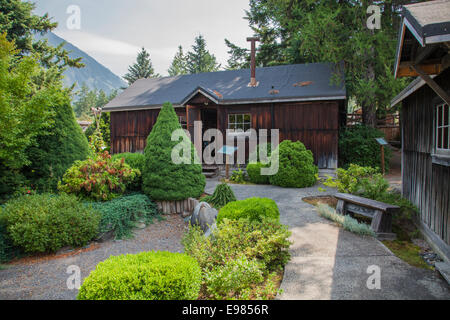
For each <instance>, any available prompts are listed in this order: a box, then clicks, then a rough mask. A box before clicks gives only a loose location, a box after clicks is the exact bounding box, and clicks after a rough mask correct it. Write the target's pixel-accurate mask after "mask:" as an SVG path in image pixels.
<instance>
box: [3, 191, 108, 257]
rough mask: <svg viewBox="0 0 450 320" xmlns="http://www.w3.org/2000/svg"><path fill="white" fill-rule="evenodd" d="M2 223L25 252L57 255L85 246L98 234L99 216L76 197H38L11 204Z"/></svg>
mask: <svg viewBox="0 0 450 320" xmlns="http://www.w3.org/2000/svg"><path fill="white" fill-rule="evenodd" d="M0 220H1V221H2V222H3V223H4V224H5V226H6V229H7V232H8V234H9V236H10V238H11V239H12V241H13V244H14V245H15V246H17V247H20V248H21V249H23V250H24V251H25V252H54V251H57V250H58V249H60V248H62V247H65V246H72V247H80V246H84V245H86V244H87V243H88V242H89V241H90V240H91V239H93V238H94V237H95V236H96V235H97V232H98V226H99V222H100V214H99V213H98V212H96V211H95V210H93V209H92V208H89V207H86V206H85V205H83V204H82V203H81V202H79V201H78V200H77V198H76V197H75V196H70V195H67V194H61V195H50V194H39V195H26V196H22V197H19V198H17V199H13V200H10V201H8V202H7V203H6V204H5V205H4V207H3V208H1V210H0Z"/></svg>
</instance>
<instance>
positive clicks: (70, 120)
mask: <svg viewBox="0 0 450 320" xmlns="http://www.w3.org/2000/svg"><path fill="white" fill-rule="evenodd" d="M51 109H52V110H53V116H52V120H53V124H52V125H51V126H50V127H49V128H46V129H42V130H41V132H40V133H39V135H38V136H37V138H36V144H34V145H32V146H30V147H29V148H28V149H27V154H28V157H29V159H30V160H31V163H30V164H29V165H28V166H26V167H24V168H23V172H24V174H25V176H26V177H27V178H28V179H29V181H30V183H31V184H33V185H34V187H35V189H37V190H40V191H46V192H50V191H55V190H56V189H57V184H58V180H60V179H61V178H62V177H63V175H64V173H65V172H66V171H67V169H69V168H70V166H72V164H73V163H74V162H75V161H76V160H85V159H86V158H87V157H88V156H89V154H90V152H89V144H88V140H87V139H86V137H85V136H84V134H83V130H82V129H81V127H80V126H79V124H78V123H77V121H76V119H75V115H74V113H73V110H72V107H71V105H70V101H69V98H68V97H64V99H63V100H62V99H61V101H58V103H57V104H56V102H55V105H54V106H52V107H51Z"/></svg>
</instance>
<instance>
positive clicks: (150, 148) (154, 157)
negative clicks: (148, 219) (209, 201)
mask: <svg viewBox="0 0 450 320" xmlns="http://www.w3.org/2000/svg"><path fill="white" fill-rule="evenodd" d="M177 129H179V130H180V133H181V134H182V137H181V138H180V140H178V141H172V133H173V132H174V131H175V130H177ZM175 146H177V147H180V146H181V147H183V149H184V150H186V149H187V150H190V152H189V154H184V153H183V154H181V151H180V157H181V158H182V159H181V160H182V161H181V162H185V163H180V164H176V163H174V162H173V161H172V150H173V149H174V147H175ZM144 155H145V164H144V172H143V175H142V182H143V185H142V190H143V191H144V192H145V193H146V194H147V195H148V196H149V197H150V198H151V199H152V200H155V201H159V200H164V201H170V200H184V199H187V198H191V197H192V198H198V197H199V196H201V195H202V193H203V190H204V188H205V184H206V179H205V176H204V175H203V174H202V166H201V164H199V163H195V162H197V161H194V160H195V159H196V158H198V157H197V154H196V150H195V148H194V145H193V144H192V142H191V140H190V139H189V138H188V137H187V136H186V134H185V133H184V132H183V131H181V125H180V123H179V121H178V117H177V115H176V113H175V110H174V109H173V106H172V104H170V103H169V102H166V103H164V105H163V107H162V109H161V111H160V112H159V115H158V119H157V120H156V123H155V125H154V126H153V128H152V131H151V132H150V134H149V136H148V138H147V146H146V147H145V152H144ZM197 160H198V159H197ZM186 162H187V163H186Z"/></svg>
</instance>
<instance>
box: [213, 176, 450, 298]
mask: <svg viewBox="0 0 450 320" xmlns="http://www.w3.org/2000/svg"><path fill="white" fill-rule="evenodd" d="M218 183H219V182H218V181H214V180H209V179H208V181H207V185H206V190H205V191H206V192H207V193H212V192H213V191H214V188H215V186H216V185H217V184H218ZM231 187H232V189H233V191H234V193H235V195H236V197H237V198H238V199H246V198H249V197H268V198H271V199H273V200H275V201H276V202H277V204H278V207H279V209H280V214H281V223H283V224H286V225H288V226H289V228H290V230H291V232H292V236H291V241H293V245H292V246H291V254H292V258H291V261H290V262H289V263H288V264H287V265H286V268H285V273H284V279H283V282H282V284H281V289H283V293H282V294H281V295H280V296H279V297H278V298H279V299H333V300H338V299H363V300H365V299H450V289H449V286H448V284H447V283H446V282H445V280H442V279H441V278H440V277H439V275H438V274H437V272H434V271H430V270H423V269H419V268H415V267H412V266H409V265H408V264H407V263H405V262H403V261H402V260H400V259H399V258H397V257H396V256H394V254H393V253H392V252H391V251H390V250H389V249H387V248H386V247H385V246H384V245H383V244H382V243H381V242H379V241H378V240H376V239H374V238H372V237H362V236H358V235H355V234H353V233H350V232H347V231H345V230H343V229H341V228H339V227H337V226H335V225H334V224H332V223H331V222H329V221H328V220H325V219H323V218H321V217H320V216H319V215H318V214H317V212H316V211H315V207H314V206H312V205H310V204H308V203H306V202H304V201H302V198H303V197H307V196H315V195H324V193H323V192H319V191H318V189H317V186H316V187H313V188H304V189H286V188H280V187H276V186H262V185H235V184H231ZM332 193H333V191H332V190H328V191H327V194H332ZM370 266H377V267H379V270H380V274H381V277H380V285H381V286H380V289H372V290H371V289H368V288H367V281H368V278H369V277H370V276H371V275H372V272H373V271H372V272H371V273H370V274H369V273H368V272H367V269H368V268H369V267H370ZM375 268H376V267H375Z"/></svg>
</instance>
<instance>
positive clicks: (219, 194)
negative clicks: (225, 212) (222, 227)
mask: <svg viewBox="0 0 450 320" xmlns="http://www.w3.org/2000/svg"><path fill="white" fill-rule="evenodd" d="M203 201H206V202H208V203H210V204H212V205H213V206H214V208H222V207H223V206H224V205H226V204H227V203H229V202H232V201H236V196H235V195H234V192H233V190H231V188H230V186H229V185H227V184H226V183H221V184H219V185H217V187H216V189H215V190H214V193H213V194H212V195H210V196H206V197H204V198H203Z"/></svg>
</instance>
